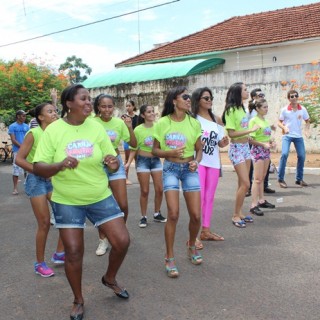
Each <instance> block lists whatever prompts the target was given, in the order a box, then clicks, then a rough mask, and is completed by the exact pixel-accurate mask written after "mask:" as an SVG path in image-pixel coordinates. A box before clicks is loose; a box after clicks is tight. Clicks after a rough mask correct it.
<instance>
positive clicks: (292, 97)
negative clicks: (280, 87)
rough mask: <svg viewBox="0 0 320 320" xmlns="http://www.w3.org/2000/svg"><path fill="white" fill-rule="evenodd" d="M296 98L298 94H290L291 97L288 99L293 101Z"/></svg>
mask: <svg viewBox="0 0 320 320" xmlns="http://www.w3.org/2000/svg"><path fill="white" fill-rule="evenodd" d="M298 97H299V95H298V94H291V95H290V99H294V98H298Z"/></svg>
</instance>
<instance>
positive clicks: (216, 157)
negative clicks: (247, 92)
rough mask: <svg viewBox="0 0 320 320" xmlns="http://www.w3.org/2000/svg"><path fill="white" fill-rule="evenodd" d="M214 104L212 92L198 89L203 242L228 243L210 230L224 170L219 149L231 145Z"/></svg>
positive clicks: (193, 101)
mask: <svg viewBox="0 0 320 320" xmlns="http://www.w3.org/2000/svg"><path fill="white" fill-rule="evenodd" d="M212 101H213V95H212V91H211V90H210V89H209V88H207V87H204V88H198V89H196V90H195V91H194V92H193V93H192V99H191V109H192V113H193V115H194V116H195V117H196V119H197V120H198V121H199V122H200V124H201V131H202V136H201V142H202V160H201V162H200V163H199V168H198V172H199V177H200V186H201V213H202V229H201V233H200V240H202V241H222V240H224V238H223V237H222V236H220V235H219V234H217V233H214V232H212V231H211V230H210V225H211V217H212V212H213V207H214V196H215V192H216V189H217V186H218V182H219V176H220V170H221V162H220V153H219V147H221V148H223V147H225V146H227V145H228V144H229V139H228V137H227V136H225V135H224V128H223V127H222V125H223V123H222V121H221V119H220V117H218V116H216V115H214V114H213V112H212Z"/></svg>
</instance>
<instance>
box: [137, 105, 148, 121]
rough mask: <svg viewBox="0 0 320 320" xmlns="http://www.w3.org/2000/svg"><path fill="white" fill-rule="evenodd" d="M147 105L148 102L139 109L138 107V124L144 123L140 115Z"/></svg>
mask: <svg viewBox="0 0 320 320" xmlns="http://www.w3.org/2000/svg"><path fill="white" fill-rule="evenodd" d="M148 107H149V105H148V104H143V105H142V106H141V107H140V109H139V117H138V125H139V124H142V123H145V120H144V118H143V117H142V115H143V114H144V113H145V112H146V110H147V108H148Z"/></svg>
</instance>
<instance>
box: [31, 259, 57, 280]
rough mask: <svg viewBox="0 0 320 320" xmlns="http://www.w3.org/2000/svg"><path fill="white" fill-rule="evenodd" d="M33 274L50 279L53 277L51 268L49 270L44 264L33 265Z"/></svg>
mask: <svg viewBox="0 0 320 320" xmlns="http://www.w3.org/2000/svg"><path fill="white" fill-rule="evenodd" d="M34 272H35V273H36V274H39V275H40V276H41V277H45V278H48V277H51V276H54V272H53V270H52V269H51V268H49V267H48V266H47V265H46V263H45V262H41V263H37V262H36V263H35V264H34Z"/></svg>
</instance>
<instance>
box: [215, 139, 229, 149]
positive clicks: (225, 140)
mask: <svg viewBox="0 0 320 320" xmlns="http://www.w3.org/2000/svg"><path fill="white" fill-rule="evenodd" d="M228 144H229V138H228V136H224V137H223V138H222V139H221V140H220V141H219V142H218V145H219V147H220V148H224V147H226V146H227V145H228Z"/></svg>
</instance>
